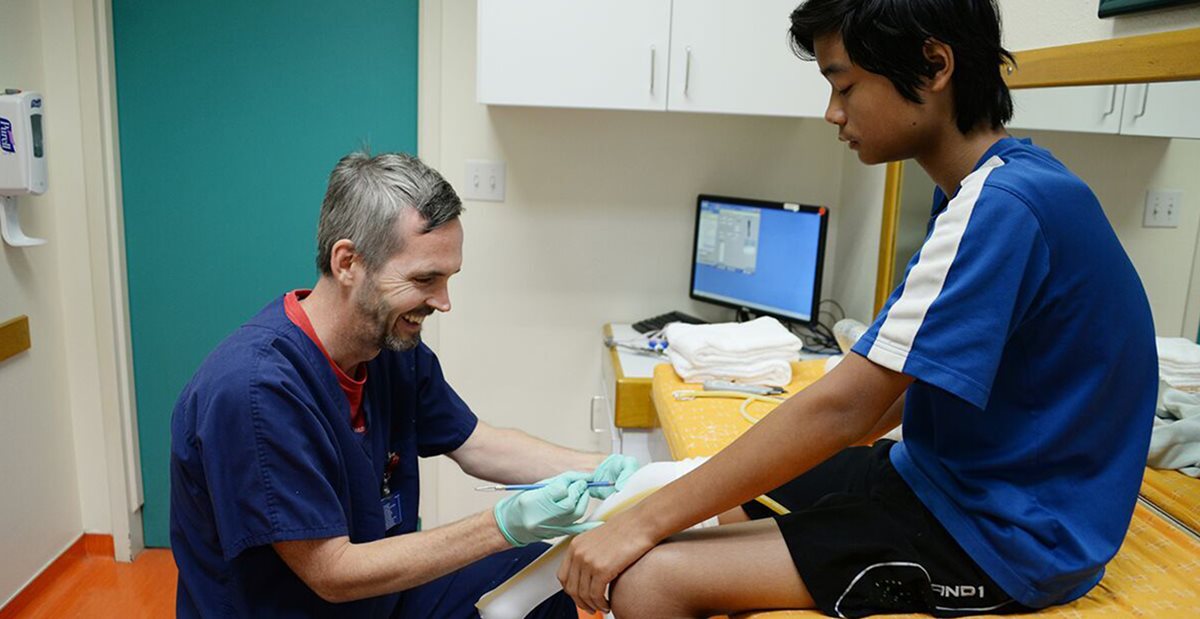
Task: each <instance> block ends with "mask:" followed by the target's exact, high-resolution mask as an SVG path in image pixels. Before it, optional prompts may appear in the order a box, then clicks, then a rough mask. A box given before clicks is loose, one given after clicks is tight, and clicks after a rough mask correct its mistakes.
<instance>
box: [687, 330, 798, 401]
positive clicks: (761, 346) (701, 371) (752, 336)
mask: <svg viewBox="0 0 1200 619" xmlns="http://www.w3.org/2000/svg"><path fill="white" fill-rule="evenodd" d="M664 335H665V336H666V338H667V341H668V342H669V343H670V345H669V347H668V348H667V357H669V358H670V359H671V365H673V366H675V373H676V374H679V376H680V377H681V378H683V380H685V381H687V382H690V383H691V382H704V381H706V380H735V381H738V382H743V383H756V384H766V385H786V384H788V383H789V382H791V380H792V365H791V361H792V360H794V359H797V358H798V357H799V354H800V349H801V348H803V347H804V344H803V343H802V342H801V341H800V338H798V337H796V336H795V335H794V334H793V333H792V332H790V331H788V330H787V329H786V328H784V326H783V325H782V324H780V323H779V321H778V320H775V319H774V318H771V317H768V316H764V317H762V318H758V319H755V320H752V321H750V322H743V323H721V324H714V325H689V324H684V323H673V324H670V325H667V329H666V331H665V332H664Z"/></svg>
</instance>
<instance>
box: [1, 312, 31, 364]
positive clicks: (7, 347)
mask: <svg viewBox="0 0 1200 619" xmlns="http://www.w3.org/2000/svg"><path fill="white" fill-rule="evenodd" d="M29 347H30V341H29V317H28V316H17V317H16V318H13V319H12V320H9V321H7V322H4V323H0V361H4V360H5V359H8V358H9V357H12V356H14V355H18V354H20V353H22V352H25V351H26V350H29Z"/></svg>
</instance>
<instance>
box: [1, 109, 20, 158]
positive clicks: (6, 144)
mask: <svg viewBox="0 0 1200 619" xmlns="http://www.w3.org/2000/svg"><path fill="white" fill-rule="evenodd" d="M0 150H5V151H8V152H10V153H15V152H17V148H16V146H15V145H14V144H13V130H12V123H11V122H9V121H8V119H7V118H0Z"/></svg>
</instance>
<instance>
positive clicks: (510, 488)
mask: <svg viewBox="0 0 1200 619" xmlns="http://www.w3.org/2000/svg"><path fill="white" fill-rule="evenodd" d="M615 484H616V482H611V481H589V482H588V485H587V487H588V488H607V487H609V486H613V485H615ZM545 487H546V484H507V485H506V484H495V485H492V484H488V485H486V486H476V487H475V490H476V491H477V492H515V491H519V490H537V489H538V488H545Z"/></svg>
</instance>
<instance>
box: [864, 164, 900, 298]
mask: <svg viewBox="0 0 1200 619" xmlns="http://www.w3.org/2000/svg"><path fill="white" fill-rule="evenodd" d="M903 185H904V162H903V161H893V162H891V163H889V164H887V173H886V177H885V180H884V184H883V221H882V222H881V224H880V226H879V268H878V269H876V270H875V311H874V312H872V315H876V316H877V315H879V312H880V311H882V310H883V304H884V303H887V299H888V295H890V294H891V293H892V279H893V274H894V273H895V271H896V230H897V228H898V226H899V222H900V192H901V191H902V190H903V188H904V187H903Z"/></svg>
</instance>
